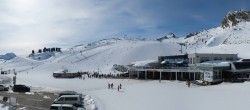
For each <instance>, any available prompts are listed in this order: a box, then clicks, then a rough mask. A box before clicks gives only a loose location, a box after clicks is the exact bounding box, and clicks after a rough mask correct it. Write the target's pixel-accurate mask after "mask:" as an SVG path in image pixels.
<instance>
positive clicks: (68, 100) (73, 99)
mask: <svg viewBox="0 0 250 110" xmlns="http://www.w3.org/2000/svg"><path fill="white" fill-rule="evenodd" d="M54 104H73V105H74V106H76V107H81V106H82V105H83V103H82V97H81V95H62V96H61V97H59V98H57V99H55V100H54Z"/></svg>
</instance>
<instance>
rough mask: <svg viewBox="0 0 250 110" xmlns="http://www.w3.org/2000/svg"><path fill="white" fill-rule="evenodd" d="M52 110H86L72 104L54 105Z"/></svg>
mask: <svg viewBox="0 0 250 110" xmlns="http://www.w3.org/2000/svg"><path fill="white" fill-rule="evenodd" d="M50 110H85V109H84V108H77V107H75V106H74V105H71V104H52V105H51V106H50Z"/></svg>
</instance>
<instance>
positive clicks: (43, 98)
mask: <svg viewBox="0 0 250 110" xmlns="http://www.w3.org/2000/svg"><path fill="white" fill-rule="evenodd" d="M0 96H5V97H14V98H16V101H17V110H49V107H50V105H51V104H52V103H53V101H54V99H56V98H57V97H58V95H57V94H54V93H46V92H30V93H26V94H25V93H10V92H3V91H1V92H0ZM0 103H2V104H6V105H7V106H9V103H5V102H3V101H0Z"/></svg>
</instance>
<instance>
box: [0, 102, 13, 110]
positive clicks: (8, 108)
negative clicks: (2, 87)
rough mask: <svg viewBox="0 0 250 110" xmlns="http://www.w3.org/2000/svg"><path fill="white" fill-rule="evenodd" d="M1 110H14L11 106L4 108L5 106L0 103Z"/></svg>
mask: <svg viewBox="0 0 250 110" xmlns="http://www.w3.org/2000/svg"><path fill="white" fill-rule="evenodd" d="M0 110H14V109H12V108H10V107H9V106H4V105H3V104H1V103H0Z"/></svg>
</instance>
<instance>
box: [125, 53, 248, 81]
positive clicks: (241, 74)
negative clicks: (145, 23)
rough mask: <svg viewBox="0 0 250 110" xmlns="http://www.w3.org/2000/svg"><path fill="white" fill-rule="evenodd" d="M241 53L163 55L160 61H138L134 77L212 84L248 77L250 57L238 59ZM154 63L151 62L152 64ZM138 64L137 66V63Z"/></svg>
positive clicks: (131, 68) (132, 70)
mask: <svg viewBox="0 0 250 110" xmlns="http://www.w3.org/2000/svg"><path fill="white" fill-rule="evenodd" d="M238 59H239V58H238V55H237V54H215V53H212V54H211V53H193V54H184V55H172V56H159V57H158V61H157V62H156V61H151V62H150V61H148V62H147V63H146V62H144V64H142V63H140V64H139V65H138V63H136V62H134V64H132V66H130V67H129V70H128V73H129V77H130V78H137V79H159V80H160V81H161V80H180V81H186V80H201V81H204V82H207V83H210V84H213V83H218V82H222V81H239V80H240V79H243V78H248V77H249V74H250V61H237V60H238ZM152 64H153V66H150V65H152ZM133 65H137V66H133Z"/></svg>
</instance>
